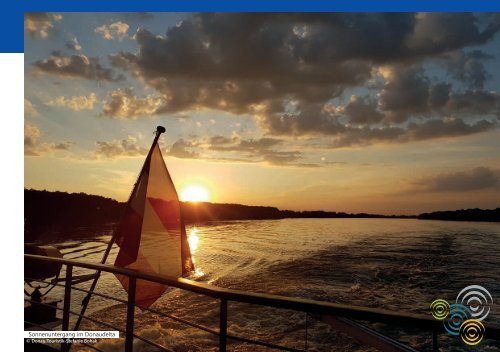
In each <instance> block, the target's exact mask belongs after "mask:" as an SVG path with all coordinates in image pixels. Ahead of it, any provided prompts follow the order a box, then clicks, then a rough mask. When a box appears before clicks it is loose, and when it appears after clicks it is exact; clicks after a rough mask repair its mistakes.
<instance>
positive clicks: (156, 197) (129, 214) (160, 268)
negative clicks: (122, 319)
mask: <svg viewBox="0 0 500 352" xmlns="http://www.w3.org/2000/svg"><path fill="white" fill-rule="evenodd" d="M162 131H164V129H163V130H160V128H159V132H157V135H156V138H155V140H154V142H153V145H152V146H151V150H150V151H149V154H148V156H147V158H146V161H145V163H144V166H143V168H142V171H141V174H140V175H139V179H138V180H137V183H136V185H135V187H134V190H133V192H132V194H131V195H130V199H129V201H128V203H127V207H126V210H125V214H124V217H123V219H122V221H121V222H120V224H119V226H118V228H117V233H116V243H117V244H118V246H119V247H120V251H119V252H118V256H117V257H116V260H115V266H119V267H123V268H129V269H134V270H138V271H141V272H145V273H148V274H157V275H162V276H170V277H181V276H185V275H186V274H188V273H189V272H190V271H193V270H194V265H193V261H192V258H191V251H190V249H189V243H188V241H187V236H186V230H185V227H184V221H183V219H182V214H181V208H180V202H179V198H178V196H177V192H176V190H175V186H174V184H173V182H172V179H171V178H170V174H169V173H168V170H167V167H166V165H165V162H164V161H163V157H162V155H161V152H160V148H159V146H158V137H159V135H160V133H161V132H162ZM116 277H117V278H118V280H120V282H121V284H122V285H123V287H124V288H125V290H127V291H128V286H129V282H128V281H129V280H128V278H127V277H126V276H123V275H116ZM166 289H167V286H165V285H161V284H157V283H153V282H149V281H144V280H140V279H138V280H137V283H136V295H135V303H136V304H137V305H139V306H144V307H149V306H150V305H151V304H153V303H154V302H155V301H156V300H157V299H158V298H159V297H160V296H161V295H162V294H163V292H165V290H166Z"/></svg>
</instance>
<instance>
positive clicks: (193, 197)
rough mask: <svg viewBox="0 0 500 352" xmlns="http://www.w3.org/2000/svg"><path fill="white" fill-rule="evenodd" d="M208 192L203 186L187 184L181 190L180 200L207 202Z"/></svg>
mask: <svg viewBox="0 0 500 352" xmlns="http://www.w3.org/2000/svg"><path fill="white" fill-rule="evenodd" d="M209 199H210V194H209V193H208V190H207V189H206V188H205V187H203V186H198V185H189V186H186V187H184V188H183V189H182V190H181V200H182V201H184V202H208V201H209Z"/></svg>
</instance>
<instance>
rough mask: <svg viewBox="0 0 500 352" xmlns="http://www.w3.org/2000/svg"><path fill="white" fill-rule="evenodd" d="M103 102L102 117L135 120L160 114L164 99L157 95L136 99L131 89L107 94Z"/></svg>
mask: <svg viewBox="0 0 500 352" xmlns="http://www.w3.org/2000/svg"><path fill="white" fill-rule="evenodd" d="M108 96H109V99H108V100H106V101H104V106H103V110H102V116H106V117H111V118H123V119H133V120H135V119H137V118H139V117H141V116H152V115H156V114H159V113H161V108H162V107H163V106H164V105H165V98H164V97H162V96H160V95H158V94H154V95H148V96H145V97H143V98H138V97H136V96H135V95H134V94H133V91H132V90H131V89H117V90H114V91H112V92H110V93H109V94H108Z"/></svg>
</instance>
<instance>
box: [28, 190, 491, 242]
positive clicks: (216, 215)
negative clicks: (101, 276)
mask: <svg viewBox="0 0 500 352" xmlns="http://www.w3.org/2000/svg"><path fill="white" fill-rule="evenodd" d="M124 208H125V203H123V202H118V201H116V200H114V199H111V198H106V197H102V196H96V195H89V194H86V193H66V192H58V191H57V192H50V191H46V190H43V191H40V190H34V189H25V190H24V219H25V231H24V239H25V242H32V241H36V240H40V239H56V238H68V237H72V236H74V235H75V234H78V233H81V234H83V235H88V234H89V233H92V232H91V231H88V229H89V228H93V227H94V228H96V229H98V230H103V229H112V228H113V227H114V226H113V225H114V224H115V223H116V222H118V221H119V220H120V218H121V216H122V214H123V210H124ZM181 209H182V213H183V216H184V219H185V221H186V222H187V223H201V222H208V221H221V220H265V219H284V218H416V217H417V218H419V219H433V220H434V219H439V220H469V221H500V208H497V209H495V210H480V209H469V210H458V211H446V212H434V213H425V214H421V215H418V216H400V215H389V216H388V215H378V214H366V213H358V214H350V213H344V212H331V211H292V210H280V209H278V208H275V207H267V206H250V205H241V204H215V203H205V202H203V203H192V202H181Z"/></svg>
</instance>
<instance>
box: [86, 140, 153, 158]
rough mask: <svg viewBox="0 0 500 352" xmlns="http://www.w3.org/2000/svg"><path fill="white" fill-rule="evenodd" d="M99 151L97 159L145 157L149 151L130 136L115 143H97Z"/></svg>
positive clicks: (96, 155)
mask: <svg viewBox="0 0 500 352" xmlns="http://www.w3.org/2000/svg"><path fill="white" fill-rule="evenodd" d="M96 144H97V147H98V148H97V150H96V151H95V152H94V156H95V157H97V158H109V159H112V158H119V157H135V156H144V155H146V154H147V153H148V149H147V148H145V147H143V146H141V145H139V143H138V141H137V139H136V138H135V137H132V136H129V137H128V138H127V139H122V140H113V141H97V142H96Z"/></svg>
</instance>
